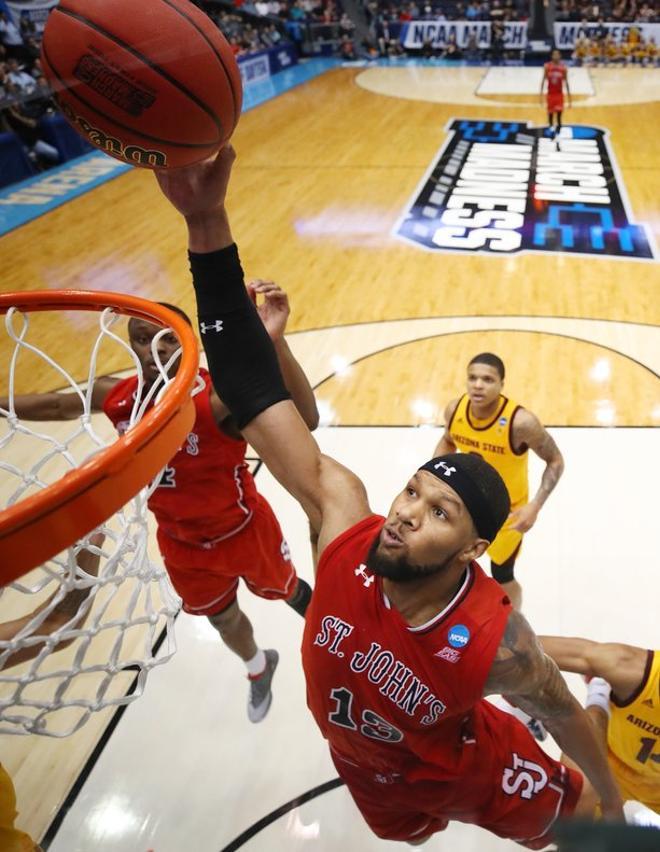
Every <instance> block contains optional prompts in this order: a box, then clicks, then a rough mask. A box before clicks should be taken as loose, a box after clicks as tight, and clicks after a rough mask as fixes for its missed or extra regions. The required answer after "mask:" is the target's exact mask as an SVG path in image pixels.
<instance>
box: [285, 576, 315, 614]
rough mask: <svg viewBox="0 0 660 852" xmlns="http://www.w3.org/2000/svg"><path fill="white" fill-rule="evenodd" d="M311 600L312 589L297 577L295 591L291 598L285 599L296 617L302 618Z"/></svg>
mask: <svg viewBox="0 0 660 852" xmlns="http://www.w3.org/2000/svg"><path fill="white" fill-rule="evenodd" d="M311 598H312V587H311V586H310V585H309V583H308V582H307V581H306V580H303V579H302V577H298V585H297V586H296V590H295V592H294V593H293V594H292V595H291V597H290V598H288V599H287V603H288V604H289V606H290V607H291V609H295V611H296V612H297V613H298V615H302V617H303V618H304V617H305V613H306V612H307V607H308V606H309V602H310V600H311Z"/></svg>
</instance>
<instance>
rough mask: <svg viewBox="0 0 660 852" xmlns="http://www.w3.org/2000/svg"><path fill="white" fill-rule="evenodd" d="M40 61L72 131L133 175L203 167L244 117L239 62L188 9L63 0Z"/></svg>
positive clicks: (157, 2) (159, 2)
mask: <svg viewBox="0 0 660 852" xmlns="http://www.w3.org/2000/svg"><path fill="white" fill-rule="evenodd" d="M41 58H42V62H43V67H44V71H45V72H46V75H47V77H48V79H49V81H50V84H51V86H52V87H53V90H54V92H55V97H56V99H57V102H58V104H59V106H60V108H61V109H62V112H63V113H64V115H65V116H66V118H67V119H68V121H69V122H70V123H71V124H72V125H73V127H74V128H75V129H76V130H77V131H78V132H79V133H80V134H81V135H83V136H84V137H85V138H86V139H88V140H89V141H90V142H91V143H92V144H93V145H96V146H97V147H98V148H100V149H101V150H103V151H105V152H106V153H108V154H110V155H111V156H113V157H116V158H117V159H119V160H124V161H125V162H127V163H131V165H134V166H146V167H147V168H176V167H178V166H186V165H189V164H190V163H196V162H198V161H200V160H204V159H205V158H206V157H209V156H211V155H212V154H213V153H215V152H216V151H217V150H218V149H219V148H221V147H222V145H224V144H225V142H226V141H227V140H228V139H229V137H230V136H231V134H232V133H233V131H234V128H235V127H236V123H237V122H238V118H239V115H240V113H241V103H242V98H243V90H242V86H241V75H240V72H239V70H238V65H237V64H236V59H235V58H234V55H233V53H232V51H231V49H230V47H229V45H228V44H227V41H226V40H225V38H224V36H223V35H222V33H221V32H220V30H219V29H218V28H217V26H216V25H215V24H214V23H213V22H212V21H211V20H210V19H209V18H207V17H206V15H205V14H204V13H203V12H201V11H200V10H199V9H198V8H197V7H196V6H193V4H192V3H189V2H187V0H137V2H136V0H62V2H61V3H60V4H59V5H58V6H56V7H55V9H54V10H53V11H52V12H51V14H50V17H49V18H48V22H47V24H46V29H45V31H44V37H43V42H42V46H41Z"/></svg>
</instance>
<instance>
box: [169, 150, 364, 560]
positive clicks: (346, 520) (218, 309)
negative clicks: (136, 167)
mask: <svg viewBox="0 0 660 852" xmlns="http://www.w3.org/2000/svg"><path fill="white" fill-rule="evenodd" d="M234 158H235V154H234V151H233V149H232V148H231V147H229V146H228V147H226V148H223V149H222V150H221V151H220V152H219V153H218V155H217V156H216V157H215V158H214V159H213V160H207V161H205V162H203V163H199V164H197V165H195V166H189V167H188V168H185V169H176V170H168V171H161V172H158V173H157V175H156V176H157V179H158V182H159V184H160V187H161V189H162V191H163V193H164V194H165V196H166V197H167V198H168V200H169V201H170V203H171V204H172V205H173V206H174V207H175V208H176V209H177V210H178V211H179V212H180V213H181V214H182V215H183V216H184V218H185V221H186V224H187V227H188V245H189V250H190V262H191V269H192V272H193V283H194V286H195V294H196V298H197V313H198V316H199V320H200V329H201V331H202V335H201V338H202V343H203V345H204V349H205V351H206V355H207V358H208V363H209V371H210V373H211V378H212V380H213V385H214V388H215V390H216V392H217V394H218V396H219V397H220V399H222V400H223V402H224V403H225V404H226V405H227V407H228V408H229V410H230V411H231V412H232V414H233V416H234V418H235V420H236V424H237V426H238V428H239V429H240V430H241V432H242V433H243V435H244V436H245V437H246V439H247V440H248V441H249V442H250V443H251V444H252V446H253V447H254V448H255V450H256V451H257V453H259V455H260V456H261V458H262V459H263V461H264V463H265V464H266V466H267V467H268V468H269V469H270V471H271V473H273V475H274V476H275V477H276V479H278V480H279V482H280V483H281V484H282V485H283V486H284V487H285V488H286V489H287V491H289V492H290V493H291V494H292V495H293V496H294V497H295V498H296V499H297V500H298V501H299V502H300V504H301V505H302V507H303V509H304V511H305V512H306V514H307V515H308V517H309V519H310V522H311V524H312V526H313V528H314V529H315V530H317V531H319V539H320V540H319V549H320V551H322V550H323V548H324V547H325V545H326V544H327V543H328V542H329V541H331V540H332V539H333V538H334V537H335V536H337V535H338V534H339V533H341V532H343V531H344V530H345V529H347V528H348V527H349V526H351V525H352V524H354V523H356V522H357V521H359V520H361V519H362V518H364V517H366V516H367V515H368V514H369V513H370V509H369V504H368V501H367V497H366V492H365V490H364V486H363V485H362V483H361V482H360V480H359V479H358V478H357V477H356V476H355V475H354V474H353V473H351V472H350V471H349V470H347V469H346V468H344V467H343V466H342V465H340V464H338V463H337V462H335V461H334V460H333V459H330V458H328V457H327V456H324V455H323V454H322V453H321V451H320V449H319V447H318V445H317V443H316V441H315V440H314V438H313V437H312V435H311V434H310V432H309V429H308V428H307V426H306V425H305V422H304V421H303V419H302V418H301V416H300V414H299V413H298V411H297V410H296V407H295V406H294V404H293V403H292V401H291V399H290V398H289V393H288V391H287V388H286V385H285V383H284V379H283V377H282V372H281V370H280V367H279V363H278V360H277V354H276V352H275V349H274V346H273V343H272V341H271V340H270V338H269V336H268V333H267V332H266V330H265V328H264V326H263V324H262V322H261V320H260V318H259V316H258V314H257V311H256V308H255V306H254V304H253V303H252V301H251V299H250V296H249V295H248V292H247V290H246V288H245V284H244V280H243V270H242V269H241V265H240V261H239V258H238V250H237V249H236V246H235V245H234V243H233V238H232V234H231V229H230V227H229V219H228V216H227V211H226V209H225V203H224V202H225V196H226V193H227V187H228V184H229V176H230V173H231V167H232V164H233V161H234Z"/></svg>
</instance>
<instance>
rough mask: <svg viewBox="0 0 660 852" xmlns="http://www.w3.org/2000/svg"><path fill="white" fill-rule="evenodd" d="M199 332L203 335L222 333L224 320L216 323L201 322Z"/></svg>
mask: <svg viewBox="0 0 660 852" xmlns="http://www.w3.org/2000/svg"><path fill="white" fill-rule="evenodd" d="M199 330H200V331H201V332H202V334H206V332H207V331H222V320H216V321H215V322H209V323H206V322H200V324H199Z"/></svg>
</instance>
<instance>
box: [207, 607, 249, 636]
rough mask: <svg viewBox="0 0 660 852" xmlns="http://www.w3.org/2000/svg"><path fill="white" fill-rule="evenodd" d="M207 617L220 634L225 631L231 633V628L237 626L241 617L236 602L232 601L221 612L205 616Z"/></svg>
mask: <svg viewBox="0 0 660 852" xmlns="http://www.w3.org/2000/svg"><path fill="white" fill-rule="evenodd" d="M207 618H208V620H209V621H210V622H211V624H212V625H213V626H214V627H215V629H216V630H217V631H218V633H219V634H220V635H221V636H222V635H223V634H225V633H231V631H232V630H235V629H236V628H237V627H238V624H239V621H240V619H241V611H240V609H239V608H238V602H237V601H233V602H232V603H231V604H230V605H229V606H228V607H226V608H225V609H223V610H222V611H221V612H216V613H215V614H214V615H209V616H207Z"/></svg>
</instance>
